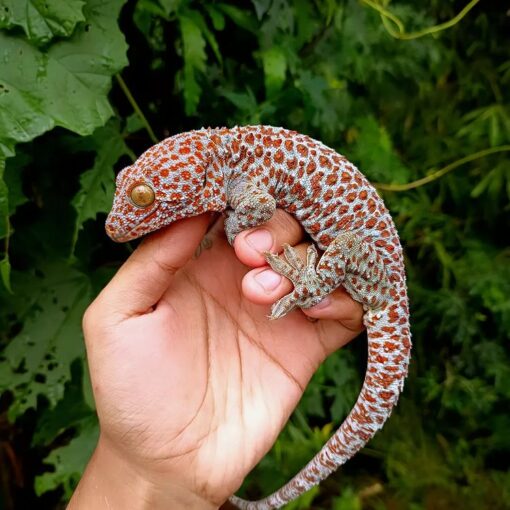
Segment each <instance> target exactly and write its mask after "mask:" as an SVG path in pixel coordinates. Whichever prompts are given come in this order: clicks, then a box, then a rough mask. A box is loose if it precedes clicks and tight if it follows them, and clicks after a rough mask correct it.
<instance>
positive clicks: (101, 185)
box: [71, 123, 130, 253]
mask: <svg viewBox="0 0 510 510" xmlns="http://www.w3.org/2000/svg"><path fill="white" fill-rule="evenodd" d="M91 145H92V147H94V148H95V149H96V150H97V155H96V159H95V161H94V166H93V167H92V168H91V169H90V170H87V171H86V172H84V173H83V174H81V176H80V190H79V191H78V193H77V194H76V195H75V196H74V198H73V199H72V201H71V205H72V206H73V207H74V209H75V211H76V221H75V227H74V233H73V239H72V243H71V253H73V252H74V248H75V246H76V242H77V240H78V235H79V232H80V230H81V229H82V228H83V224H84V223H85V222H86V221H87V220H92V219H95V218H96V216H97V215H98V214H99V213H106V212H108V211H109V210H110V209H111V207H112V197H113V194H114V191H115V174H114V171H113V167H114V165H115V163H117V161H118V160H119V159H120V158H121V157H122V156H124V155H128V154H130V151H129V149H128V147H127V146H126V144H125V143H124V139H123V138H122V136H121V134H120V132H119V130H118V129H117V126H116V125H114V124H113V123H110V124H109V125H107V126H106V127H104V128H100V129H98V130H97V131H96V132H95V133H94V135H93V136H92V137H91Z"/></svg>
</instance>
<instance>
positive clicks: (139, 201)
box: [129, 184, 156, 208]
mask: <svg viewBox="0 0 510 510" xmlns="http://www.w3.org/2000/svg"><path fill="white" fill-rule="evenodd" d="M129 197H130V198H131V201H132V202H133V204H135V205H136V207H144V208H145V207H149V205H152V204H153V203H154V200H155V199H156V195H155V194H154V190H153V189H152V188H151V187H150V186H149V185H148V184H137V185H136V186H135V187H134V188H132V189H131V192H130V193H129Z"/></svg>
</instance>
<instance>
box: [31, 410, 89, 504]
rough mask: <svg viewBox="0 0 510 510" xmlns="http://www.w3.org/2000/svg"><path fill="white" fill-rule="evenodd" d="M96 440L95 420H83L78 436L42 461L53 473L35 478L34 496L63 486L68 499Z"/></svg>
mask: <svg viewBox="0 0 510 510" xmlns="http://www.w3.org/2000/svg"><path fill="white" fill-rule="evenodd" d="M98 438H99V427H98V425H97V420H96V419H95V418H87V419H86V420H83V422H82V423H81V424H80V428H79V434H78V435H77V436H76V437H75V438H74V439H72V440H71V441H70V442H69V444H67V445H66V446H61V447H60V448H56V449H55V450H53V451H52V452H51V453H50V454H49V455H48V456H47V457H46V458H45V459H44V461H45V463H46V464H48V465H50V466H52V467H53V471H52V472H48V473H43V474H42V475H39V476H37V477H36V479H35V492H36V494H37V495H38V496H40V495H41V494H44V493H45V492H47V491H50V490H53V489H56V488H58V487H59V486H60V485H63V487H64V493H65V496H66V498H69V497H70V496H71V494H72V493H73V491H74V489H75V487H76V485H77V483H78V481H79V479H80V478H81V475H82V473H83V471H84V469H85V466H86V465H87V463H88V461H89V460H90V457H91V456H92V453H93V451H94V449H95V447H96V445H97V440H98Z"/></svg>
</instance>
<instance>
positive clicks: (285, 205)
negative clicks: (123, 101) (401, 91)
mask: <svg viewBox="0 0 510 510" xmlns="http://www.w3.org/2000/svg"><path fill="white" fill-rule="evenodd" d="M140 186H142V188H140ZM144 186H145V188H144ZM135 188H136V190H137V191H139V190H140V189H142V191H143V189H145V190H149V191H147V193H148V194H149V195H148V196H149V200H145V202H143V204H144V205H143V207H141V206H140V205H139V204H138V206H137V205H136V204H134V203H133V201H134V200H135V198H134V196H133V190H134V189H135ZM150 193H153V201H152V202H151V200H150V198H151V197H152V195H150ZM130 194H131V195H130ZM146 202H147V203H149V205H147V204H146ZM276 208H280V209H283V210H285V211H287V212H288V213H290V214H292V215H293V216H294V217H295V218H296V219H297V220H298V221H299V222H300V223H301V225H302V226H303V228H304V229H305V231H306V232H308V234H309V235H310V236H311V238H312V239H313V240H314V242H315V244H316V245H317V247H318V248H320V249H321V250H322V251H323V254H322V256H321V257H320V258H319V257H318V254H317V250H316V249H315V247H314V246H311V247H310V248H309V249H308V251H307V257H306V261H303V260H301V259H300V258H299V257H298V256H297V254H296V252H295V250H294V249H293V248H291V247H290V246H286V247H284V254H283V257H280V256H277V255H274V254H269V253H268V254H266V260H267V262H268V264H270V266H271V267H272V268H273V269H274V270H275V271H276V272H278V273H280V274H282V275H283V276H285V277H287V278H288V279H289V280H290V281H291V282H292V283H293V284H294V289H293V291H292V292H291V293H290V294H288V295H287V296H284V297H283V298H282V299H280V300H279V301H278V302H277V303H275V304H274V305H273V307H272V309H271V317H272V318H274V319H277V318H279V317H283V316H284V315H286V314H287V313H289V312H290V311H291V310H293V309H295V308H308V307H311V306H313V305H315V304H316V303H318V302H319V301H321V300H322V299H324V297H326V296H327V295H328V294H330V293H331V292H332V291H334V290H335V289H336V288H338V287H339V286H340V285H342V286H343V287H344V288H345V289H346V291H347V292H348V293H349V294H350V295H351V296H352V297H353V298H354V299H355V300H356V301H358V302H360V303H361V304H362V305H363V309H364V324H365V326H366V328H367V336H368V364H367V372H366V375H365V380H364V383H363V387H362V388H361V392H360V395H359V397H358V399H357V401H356V403H355V405H354V407H353V409H352V411H351V412H350V414H349V415H348V417H347V418H346V419H345V421H344V422H343V423H342V425H341V426H340V428H339V429H338V430H337V431H336V432H335V434H334V435H333V436H332V437H331V439H329V441H328V442H327V443H326V444H325V445H324V447H323V448H322V449H321V451H320V452H319V453H318V454H317V455H316V456H315V457H314V458H313V459H312V460H311V461H310V462H309V463H308V464H307V465H306V466H305V467H304V468H303V469H302V470H301V471H300V472H299V473H298V474H297V475H296V476H295V477H294V478H293V479H292V480H291V481H290V482H288V483H287V484H286V485H285V486H284V487H282V488H281V489H279V490H278V491H277V492H275V493H274V494H272V495H270V496H268V497H266V498H264V499H262V500H260V501H254V502H250V501H245V500H242V499H240V498H238V497H236V496H232V498H231V499H230V501H231V502H232V503H233V504H234V505H236V506H237V507H238V508H240V509H248V510H269V509H273V508H280V507H281V506H283V505H285V504H286V503H288V502H290V501H292V500H293V499H295V498H297V497H298V496H300V495H301V494H303V493H304V492H305V491H307V490H309V489H310V488H311V487H313V486H314V485H317V484H318V483H319V482H320V481H321V480H324V479H325V478H326V477H327V476H328V475H329V474H330V473H332V472H333V471H335V470H336V469H337V468H338V467H339V466H341V465H342V464H344V463H345V462H346V461H347V460H348V459H350V458H351V457H352V456H353V455H354V454H355V453H356V452H358V451H359V450H360V449H361V448H362V447H363V446H364V445H365V444H366V442H367V441H368V440H369V439H370V438H372V437H373V436H374V434H375V433H376V432H377V431H378V430H379V429H380V428H381V427H382V426H383V424H384V423H385V421H386V419H387V418H388V417H389V415H390V414H391V411H392V408H393V407H394V406H395V404H396V403H397V400H398V397H399V394H400V392H401V391H402V388H403V383H404V379H405V377H406V375H407V371H408V365H409V360H410V354H411V335H410V329H409V310H408V300H407V290H406V282H405V271H404V264H403V257H402V249H401V246H400V242H399V238H398V234H397V231H396V229H395V226H394V224H393V221H392V218H391V216H390V214H389V212H388V210H387V209H386V207H385V206H384V203H383V201H382V200H381V198H380V197H379V196H378V195H377V193H376V191H375V189H374V188H373V187H372V186H371V185H370V183H369V182H368V181H367V179H366V178H365V177H364V176H363V174H361V172H360V171H359V170H358V169H357V168H355V166H354V165H352V164H351V163H350V162H349V161H348V160H347V159H346V158H345V157H343V156H341V155H340V154H338V153H336V152H335V151H334V150H332V149H330V148H328V147H326V146H325V145H324V144H322V143H321V142H319V141H317V140H313V139H312V138H310V137H308V136H305V135H302V134H299V133H297V132H295V131H289V130H286V129H283V128H276V127H271V126H246V127H235V128H232V129H227V128H219V129H202V130H198V131H191V132H188V133H183V134H180V135H176V136H174V137H171V138H168V139H166V140H164V141H162V142H161V143H159V144H157V145H155V146H153V147H151V148H150V149H148V150H147V151H146V152H145V153H144V154H143V155H142V156H141V157H140V158H139V159H138V160H137V161H136V162H135V163H134V164H133V165H132V166H130V167H128V168H127V169H125V170H123V171H122V172H121V173H120V174H119V176H118V179H117V189H116V195H115V200H114V204H113V208H112V211H111V213H110V215H109V217H108V219H107V225H106V230H107V232H108V234H109V235H110V236H111V237H112V238H113V239H115V240H117V241H127V240H130V239H134V238H136V237H139V236H141V235H144V234H147V233H149V232H152V231H154V230H157V229H159V228H161V227H163V226H165V225H168V224H169V223H172V222H173V221H176V220H179V219H182V218H185V217H188V216H194V215H198V214H201V213H203V212H205V211H224V212H225V214H226V221H225V231H226V235H227V238H228V240H229V242H230V243H233V241H234V239H235V237H236V235H237V234H239V233H240V232H241V231H243V230H245V229H248V228H252V227H255V226H258V225H261V224H263V223H265V222H267V221H268V220H269V219H270V218H271V216H272V215H273V213H274V211H275V209H276Z"/></svg>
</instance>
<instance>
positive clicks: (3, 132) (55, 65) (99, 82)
mask: <svg viewBox="0 0 510 510" xmlns="http://www.w3.org/2000/svg"><path fill="white" fill-rule="evenodd" d="M123 3H124V0H106V1H105V0H89V1H88V2H87V4H86V6H85V8H84V12H85V14H86V17H87V23H86V24H84V25H82V26H80V27H78V28H77V29H76V32H75V33H74V35H73V37H72V38H70V39H68V40H65V41H60V42H57V43H55V44H53V45H51V47H50V48H49V49H48V51H46V52H43V51H40V50H38V49H37V48H34V47H33V46H32V45H31V44H29V43H28V42H27V41H25V40H24V39H22V38H21V37H13V36H9V35H7V34H5V33H3V32H0V47H1V48H2V59H3V60H2V65H1V66H0V145H2V144H5V145H8V143H9V142H10V143H11V144H12V143H15V142H26V141H29V140H32V139H33V138H35V137H36V136H38V135H40V134H42V133H44V132H45V131H48V130H49V129H52V128H53V127H54V126H62V127H65V128H67V129H70V130H71V131H74V132H76V133H79V134H81V135H87V134H90V133H92V132H93V131H94V129H96V128H97V127H99V126H102V125H104V123H105V122H106V120H107V119H108V118H109V117H110V116H111V115H112V113H113V111H112V108H111V106H110V103H109V101H108V98H107V94H108V92H109V90H110V86H111V76H112V75H113V74H115V73H116V72H118V71H120V70H121V69H122V68H123V67H124V66H125V65H126V64H127V61H126V43H125V41H124V37H123V35H122V34H121V32H120V31H119V28H118V25H117V21H116V20H117V16H118V14H119V11H120V8H121V6H122V4H123ZM20 61H23V65H20Z"/></svg>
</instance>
